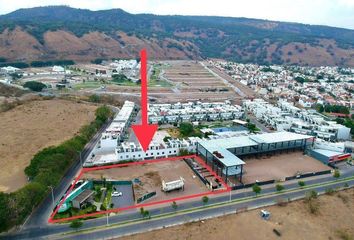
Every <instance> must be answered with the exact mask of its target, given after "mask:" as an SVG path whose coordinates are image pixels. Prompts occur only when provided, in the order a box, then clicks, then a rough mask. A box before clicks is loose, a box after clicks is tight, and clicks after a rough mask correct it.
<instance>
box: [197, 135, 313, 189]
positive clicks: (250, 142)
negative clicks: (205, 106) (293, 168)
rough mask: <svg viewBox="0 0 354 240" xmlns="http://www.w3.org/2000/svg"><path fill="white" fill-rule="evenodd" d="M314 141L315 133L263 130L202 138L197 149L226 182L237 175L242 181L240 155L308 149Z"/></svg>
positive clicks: (242, 163)
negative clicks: (304, 133) (246, 133)
mask: <svg viewBox="0 0 354 240" xmlns="http://www.w3.org/2000/svg"><path fill="white" fill-rule="evenodd" d="M313 140H314V138H313V137H312V136H308V135H302V134H297V133H291V132H274V133H264V134H257V135H249V136H239V137H230V138H221V139H213V140H203V141H199V142H198V143H197V149H196V152H197V154H198V155H200V156H201V157H202V158H203V159H204V160H205V162H206V163H207V164H209V165H211V167H212V169H213V170H214V171H215V172H216V173H217V174H218V175H219V176H221V177H224V178H225V180H226V181H227V180H228V179H229V178H230V177H235V178H236V179H238V181H240V182H241V183H242V174H243V165H244V164H245V162H244V161H243V160H242V159H241V157H243V156H244V157H245V156H248V155H259V154H264V153H271V152H278V151H282V150H289V149H302V150H305V149H306V147H307V146H310V145H312V143H313Z"/></svg>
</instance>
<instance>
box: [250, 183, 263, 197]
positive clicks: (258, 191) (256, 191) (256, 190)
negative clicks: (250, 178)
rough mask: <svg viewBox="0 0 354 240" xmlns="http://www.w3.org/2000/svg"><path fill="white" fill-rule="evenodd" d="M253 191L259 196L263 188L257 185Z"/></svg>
mask: <svg viewBox="0 0 354 240" xmlns="http://www.w3.org/2000/svg"><path fill="white" fill-rule="evenodd" d="M252 190H253V192H254V193H255V194H256V196H257V195H258V194H259V193H261V191H262V188H261V187H260V186H259V185H258V184H257V183H256V184H254V185H253V186H252Z"/></svg>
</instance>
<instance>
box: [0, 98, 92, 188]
mask: <svg viewBox="0 0 354 240" xmlns="http://www.w3.org/2000/svg"><path fill="white" fill-rule="evenodd" d="M95 109H96V107H95V106H91V105H88V104H83V103H82V104H79V103H75V102H71V101H65V100H46V101H32V102H28V103H24V104H23V105H20V106H18V107H16V108H14V109H11V110H9V111H7V112H2V113H0V123H1V124H0V133H1V135H0V156H1V157H0V191H4V192H12V191H15V190H17V189H18V188H21V187H22V186H23V185H25V184H26V182H27V179H26V176H25V174H24V169H25V167H26V166H27V165H28V164H29V162H30V160H31V159H32V157H33V156H34V154H36V153H37V152H38V151H39V150H41V149H43V148H45V147H48V146H52V145H57V144H60V143H62V142H63V141H65V140H67V139H70V138H71V137H72V136H74V135H75V133H77V132H78V131H79V129H80V127H81V126H83V125H85V124H87V123H89V122H91V121H92V120H93V119H94V117H95Z"/></svg>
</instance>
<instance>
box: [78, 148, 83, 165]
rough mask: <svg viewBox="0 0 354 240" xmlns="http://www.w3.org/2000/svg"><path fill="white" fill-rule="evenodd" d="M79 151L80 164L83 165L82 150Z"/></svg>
mask: <svg viewBox="0 0 354 240" xmlns="http://www.w3.org/2000/svg"><path fill="white" fill-rule="evenodd" d="M77 152H78V153H79V156H80V164H81V166H82V155H81V151H77Z"/></svg>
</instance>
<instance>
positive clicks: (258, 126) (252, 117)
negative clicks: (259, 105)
mask: <svg viewBox="0 0 354 240" xmlns="http://www.w3.org/2000/svg"><path fill="white" fill-rule="evenodd" d="M246 118H249V119H250V121H251V123H253V124H255V125H256V127H257V128H259V129H260V130H262V132H265V133H269V132H272V131H271V130H270V129H269V128H267V127H266V126H265V125H264V124H262V123H261V122H259V121H258V120H257V118H256V117H255V116H253V115H252V114H248V113H247V115H246Z"/></svg>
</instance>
